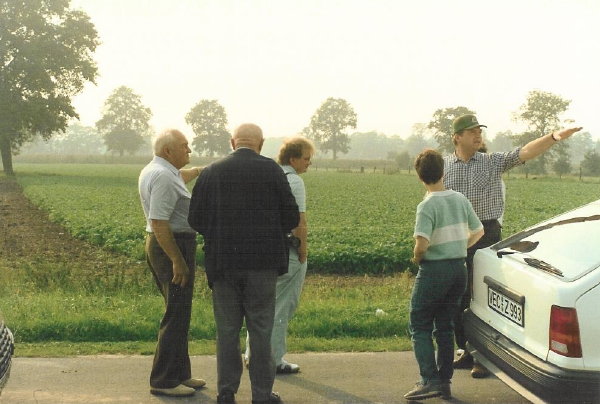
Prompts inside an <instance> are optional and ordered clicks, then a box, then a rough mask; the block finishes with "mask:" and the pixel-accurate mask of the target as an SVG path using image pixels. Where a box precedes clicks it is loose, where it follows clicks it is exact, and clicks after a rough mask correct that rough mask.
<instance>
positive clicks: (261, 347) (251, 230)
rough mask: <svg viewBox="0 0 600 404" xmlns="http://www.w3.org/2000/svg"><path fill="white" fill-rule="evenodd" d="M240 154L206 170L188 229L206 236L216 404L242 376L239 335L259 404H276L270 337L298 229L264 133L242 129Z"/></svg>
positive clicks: (236, 145)
mask: <svg viewBox="0 0 600 404" xmlns="http://www.w3.org/2000/svg"><path fill="white" fill-rule="evenodd" d="M231 145H232V147H233V149H234V152H233V153H232V154H230V155H229V156H227V157H225V158H223V159H221V160H219V161H217V162H215V163H213V164H211V165H210V166H208V167H206V168H205V169H204V170H203V171H202V174H201V175H200V177H199V178H198V180H197V182H196V185H195V186H194V190H193V192H192V200H191V203H190V214H189V218H188V221H189V223H190V225H191V227H192V228H194V229H195V230H196V231H198V232H199V233H200V234H202V235H203V236H204V253H205V258H204V259H205V269H206V275H207V278H208V284H209V286H210V287H211V289H212V294H213V310H214V314H215V322H216V326H217V373H218V382H217V389H218V396H217V402H218V403H223V404H225V403H234V402H235V393H236V392H237V390H238V387H239V384H240V378H241V375H242V368H243V366H242V358H241V351H240V345H239V333H240V329H241V327H242V323H243V320H244V318H245V320H246V326H247V328H248V332H249V333H250V340H251V350H252V355H253V356H252V361H251V363H250V382H251V385H252V402H253V403H278V402H279V401H280V399H279V396H278V395H277V394H276V393H273V392H272V388H273V382H274V380H275V364H274V362H273V359H272V357H271V344H270V339H271V331H272V328H273V318H274V311H275V286H276V282H277V276H278V275H280V274H283V273H285V272H287V266H288V246H287V244H286V237H285V236H286V234H287V233H289V232H290V231H291V230H292V229H293V228H295V227H296V226H298V221H299V214H298V206H297V205H296V202H295V199H294V196H293V195H292V192H291V190H290V186H289V184H288V181H287V179H286V178H285V175H284V173H283V171H282V170H281V167H279V165H277V163H275V162H274V161H273V160H271V159H269V158H266V157H263V156H261V155H260V154H259V153H260V150H261V148H262V145H263V135H262V130H261V129H260V128H259V127H258V126H256V125H254V124H243V125H241V126H240V127H239V128H237V129H236V131H235V133H234V135H233V138H232V139H231Z"/></svg>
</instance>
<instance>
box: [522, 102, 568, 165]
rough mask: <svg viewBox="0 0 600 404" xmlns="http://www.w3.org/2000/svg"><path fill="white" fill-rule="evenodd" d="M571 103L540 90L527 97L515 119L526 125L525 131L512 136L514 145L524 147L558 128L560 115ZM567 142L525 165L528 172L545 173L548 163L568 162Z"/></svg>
mask: <svg viewBox="0 0 600 404" xmlns="http://www.w3.org/2000/svg"><path fill="white" fill-rule="evenodd" d="M570 103H571V101H569V100H565V99H563V98H561V97H560V96H558V95H556V94H552V93H548V92H544V91H540V90H534V91H531V92H530V93H529V95H528V96H527V101H526V102H525V104H523V105H522V106H521V108H520V110H519V112H518V113H517V119H519V120H521V121H523V122H524V123H525V124H526V125H527V131H526V132H524V133H522V134H520V135H515V136H514V138H513V139H514V143H515V144H516V145H518V146H524V145H526V144H527V143H529V142H531V141H532V140H534V139H537V138H539V137H541V136H543V135H545V134H548V133H550V132H552V131H554V130H557V129H559V128H560V122H561V121H560V115H561V114H562V113H563V112H565V111H566V110H567V108H568V107H569V104H570ZM568 148H569V146H568V142H560V143H559V144H558V145H557V146H556V147H552V148H550V149H549V150H548V151H547V152H546V153H542V154H541V155H540V156H538V157H536V158H535V159H534V160H532V161H530V162H528V163H527V165H528V170H529V171H530V172H533V173H538V174H543V173H545V172H546V169H547V165H548V163H549V162H551V161H553V160H555V159H563V160H565V159H566V161H567V162H568Z"/></svg>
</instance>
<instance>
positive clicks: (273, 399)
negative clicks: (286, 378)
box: [252, 392, 282, 404]
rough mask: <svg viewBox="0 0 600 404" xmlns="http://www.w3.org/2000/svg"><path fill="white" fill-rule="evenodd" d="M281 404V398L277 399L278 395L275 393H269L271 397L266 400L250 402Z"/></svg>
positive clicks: (254, 403)
mask: <svg viewBox="0 0 600 404" xmlns="http://www.w3.org/2000/svg"><path fill="white" fill-rule="evenodd" d="M280 403H282V401H281V397H279V394H277V393H275V392H271V397H269V399H268V400H260V401H257V400H252V404H280Z"/></svg>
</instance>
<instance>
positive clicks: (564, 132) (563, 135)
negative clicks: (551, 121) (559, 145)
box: [553, 126, 583, 141]
mask: <svg viewBox="0 0 600 404" xmlns="http://www.w3.org/2000/svg"><path fill="white" fill-rule="evenodd" d="M581 129H583V127H581V126H580V127H578V128H568V129H561V130H559V131H558V132H554V134H553V136H554V138H555V139H556V140H557V141H558V140H565V139H567V138H569V137H571V135H572V134H574V133H575V132H579V131H580V130H581Z"/></svg>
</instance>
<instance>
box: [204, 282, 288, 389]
mask: <svg viewBox="0 0 600 404" xmlns="http://www.w3.org/2000/svg"><path fill="white" fill-rule="evenodd" d="M276 284H277V273H276V272H275V271H268V270H264V271H251V270H231V271H227V272H226V273H225V274H223V275H222V276H220V277H219V278H217V279H216V280H215V281H214V283H213V287H212V296H213V310H214V313H215V322H216V325H217V390H218V394H223V393H224V392H231V393H234V394H235V393H237V391H238V388H239V385H240V378H241V376H242V368H243V365H242V358H241V351H240V330H241V328H242V323H243V321H244V319H245V320H246V327H247V328H248V334H249V335H250V350H251V351H252V360H251V361H250V367H249V371H250V384H251V387H252V400H255V401H264V400H268V399H269V397H270V394H271V391H272V390H273V382H274V381H275V362H274V361H273V358H272V356H271V332H272V330H273V319H274V317H275V286H276Z"/></svg>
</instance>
